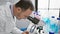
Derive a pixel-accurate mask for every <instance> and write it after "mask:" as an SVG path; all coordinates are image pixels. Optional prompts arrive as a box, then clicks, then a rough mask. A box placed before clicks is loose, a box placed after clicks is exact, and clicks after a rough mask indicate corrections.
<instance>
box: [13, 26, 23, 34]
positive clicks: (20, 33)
mask: <svg viewBox="0 0 60 34" xmlns="http://www.w3.org/2000/svg"><path fill="white" fill-rule="evenodd" d="M22 32H23V31H21V30H20V29H18V28H17V27H14V29H13V30H12V34H22Z"/></svg>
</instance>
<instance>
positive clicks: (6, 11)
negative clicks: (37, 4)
mask: <svg viewBox="0 0 60 34" xmlns="http://www.w3.org/2000/svg"><path fill="white" fill-rule="evenodd" d="M33 10H34V7H33V4H32V3H31V2H30V1H26V0H21V1H19V2H17V3H16V4H14V5H12V4H11V3H9V2H8V3H7V4H6V5H4V6H0V34H28V32H23V33H22V31H20V30H19V29H18V28H17V27H16V25H15V22H16V18H17V19H25V18H27V17H28V16H29V15H30V14H31V13H32V11H33Z"/></svg>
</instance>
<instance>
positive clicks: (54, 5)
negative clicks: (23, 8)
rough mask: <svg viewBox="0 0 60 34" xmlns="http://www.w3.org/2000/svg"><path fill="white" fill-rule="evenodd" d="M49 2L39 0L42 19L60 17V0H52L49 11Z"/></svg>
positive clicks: (47, 0)
mask: <svg viewBox="0 0 60 34" xmlns="http://www.w3.org/2000/svg"><path fill="white" fill-rule="evenodd" d="M48 2H49V0H38V11H40V14H41V17H47V16H48V17H49V18H50V19H51V16H55V17H56V18H57V17H59V10H58V9H59V8H60V0H50V5H49V8H50V10H49V11H48Z"/></svg>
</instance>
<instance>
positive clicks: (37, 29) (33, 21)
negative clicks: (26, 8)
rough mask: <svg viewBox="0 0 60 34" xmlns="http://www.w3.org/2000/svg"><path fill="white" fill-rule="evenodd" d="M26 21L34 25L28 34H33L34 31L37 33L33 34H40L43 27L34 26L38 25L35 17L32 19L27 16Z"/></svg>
mask: <svg viewBox="0 0 60 34" xmlns="http://www.w3.org/2000/svg"><path fill="white" fill-rule="evenodd" d="M27 19H28V20H29V21H31V22H32V23H33V24H34V25H33V26H32V27H31V29H30V32H31V33H33V32H34V30H35V29H36V31H37V32H35V33H34V34H40V31H41V30H43V26H38V27H37V26H36V25H38V23H39V21H40V20H39V19H37V18H36V17H34V18H33V17H31V16H29V17H28V18H27Z"/></svg>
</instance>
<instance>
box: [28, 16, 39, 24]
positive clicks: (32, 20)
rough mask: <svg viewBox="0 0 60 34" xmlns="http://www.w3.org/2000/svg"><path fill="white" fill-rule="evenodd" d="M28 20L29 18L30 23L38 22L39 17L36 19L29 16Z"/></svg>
mask: <svg viewBox="0 0 60 34" xmlns="http://www.w3.org/2000/svg"><path fill="white" fill-rule="evenodd" d="M27 19H28V20H30V21H31V22H32V23H34V24H38V23H39V21H40V20H39V19H37V18H36V17H34V18H32V17H31V16H29V17H28V18H27Z"/></svg>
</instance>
